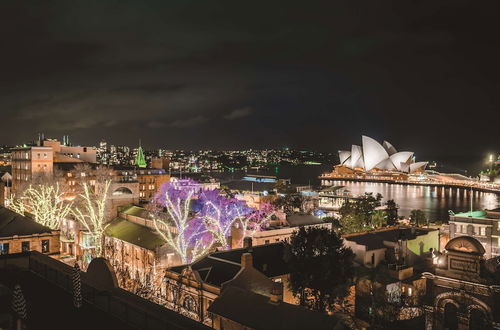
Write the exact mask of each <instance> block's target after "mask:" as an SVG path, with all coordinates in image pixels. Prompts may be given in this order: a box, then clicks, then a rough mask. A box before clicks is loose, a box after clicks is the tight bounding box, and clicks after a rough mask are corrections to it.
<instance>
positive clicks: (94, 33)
mask: <svg viewBox="0 0 500 330" xmlns="http://www.w3.org/2000/svg"><path fill="white" fill-rule="evenodd" d="M497 6H498V5H497V3H496V2H495V1H485V2H481V4H472V3H470V2H469V1H461V0H445V1H435V2H426V3H424V2H410V1H398V0H391V1H388V0H387V1H386V0H383V1H371V2H365V3H355V2H335V1H312V2H304V1H296V0H291V1H287V2H286V5H283V2H281V1H269V0H268V1H252V2H241V1H229V0H227V1H226V0H223V1H218V2H213V1H177V0H172V1H164V0H157V1H135V2H134V1H123V0H86V1H66V0H54V1H52V0H49V1H44V2H39V1H34V0H31V1H30V0H27V1H14V0H7V1H2V3H1V4H0V40H2V51H1V52H0V72H1V75H0V109H1V110H0V111H1V114H2V122H3V121H7V122H8V125H4V126H3V127H2V129H1V130H0V144H1V143H6V144H16V143H23V142H25V141H27V140H29V139H32V138H33V137H34V136H35V135H36V133H37V132H38V131H44V132H45V133H46V135H53V136H56V137H57V136H61V135H63V134H70V135H71V136H72V140H73V141H75V142H80V143H85V144H95V143H97V137H99V138H106V139H108V140H109V141H112V142H113V143H117V144H120V143H123V144H131V143H136V141H137V140H138V139H139V138H142V139H143V141H145V143H146V142H147V144H146V147H150V148H153V147H160V146H162V147H168V148H196V149H198V148H235V147H257V148H258V147H280V146H291V147H297V148H315V149H322V150H330V151H334V150H336V149H338V148H342V147H344V146H346V145H350V144H352V143H355V142H356V141H358V140H359V136H360V135H361V134H368V135H371V136H373V137H375V138H377V139H380V140H382V139H388V140H390V141H391V142H393V143H394V144H395V145H397V146H398V147H399V148H400V149H409V150H415V151H416V152H418V156H419V159H424V158H425V159H428V158H444V159H446V158H448V159H451V158H453V157H460V155H467V156H466V157H468V158H478V157H481V156H482V155H483V154H484V153H485V152H486V151H494V149H498V143H497V142H496V141H495V140H494V138H493V132H495V131H496V129H497V127H496V126H497V123H498V119H499V111H498V109H499V106H500V96H499V94H498V92H497V91H498V87H499V82H498V77H499V76H500V67H499V65H498V58H500V49H499V46H498V43H496V42H494V40H496V38H497V35H496V31H497V30H499V26H498V25H499V24H498V22H497V21H498V20H497V17H496V13H497V9H498V8H497ZM239 118H245V120H236V119H239ZM242 132H245V134H242ZM443 146H446V147H443Z"/></svg>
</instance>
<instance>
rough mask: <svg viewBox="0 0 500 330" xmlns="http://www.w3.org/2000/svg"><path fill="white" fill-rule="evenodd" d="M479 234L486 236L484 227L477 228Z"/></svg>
mask: <svg viewBox="0 0 500 330" xmlns="http://www.w3.org/2000/svg"><path fill="white" fill-rule="evenodd" d="M479 235H481V236H486V227H480V228H479Z"/></svg>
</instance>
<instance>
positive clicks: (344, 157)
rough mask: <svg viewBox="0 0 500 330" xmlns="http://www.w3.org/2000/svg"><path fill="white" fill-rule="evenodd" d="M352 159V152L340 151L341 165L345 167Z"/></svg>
mask: <svg viewBox="0 0 500 330" xmlns="http://www.w3.org/2000/svg"><path fill="white" fill-rule="evenodd" d="M350 157H351V152H350V151H346V150H340V151H339V158H340V164H341V165H344V164H345V163H346V161H348V160H349V158H350Z"/></svg>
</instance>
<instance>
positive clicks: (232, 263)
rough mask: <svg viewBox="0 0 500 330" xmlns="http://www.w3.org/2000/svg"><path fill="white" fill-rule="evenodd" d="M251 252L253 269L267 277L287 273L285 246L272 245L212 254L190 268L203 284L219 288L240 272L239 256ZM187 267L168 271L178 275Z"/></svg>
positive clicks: (173, 268)
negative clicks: (195, 272)
mask: <svg viewBox="0 0 500 330" xmlns="http://www.w3.org/2000/svg"><path fill="white" fill-rule="evenodd" d="M247 252H251V253H252V257H253V258H252V259H253V267H254V268H255V269H257V270H258V271H260V272H261V273H263V274H264V275H266V276H267V277H276V276H281V275H285V274H288V273H289V270H288V266H287V264H286V263H285V261H284V259H283V255H284V252H285V245H284V244H283V243H281V242H280V243H274V244H268V245H259V246H254V247H252V248H243V249H234V250H228V251H221V252H214V253H211V254H209V255H208V256H206V257H204V258H202V259H200V260H199V261H196V262H194V263H192V264H191V268H192V269H193V270H195V271H198V273H199V274H200V276H201V278H202V280H203V281H204V282H205V283H209V284H211V285H215V286H218V287H220V286H221V285H222V283H224V282H226V281H229V280H230V279H232V278H233V277H234V276H236V274H237V273H238V272H239V271H240V269H241V267H240V264H241V256H242V255H243V253H247ZM186 267H188V265H181V266H176V267H171V268H170V269H169V270H170V271H172V272H175V273H178V274H180V273H181V272H182V270H183V269H184V268H186Z"/></svg>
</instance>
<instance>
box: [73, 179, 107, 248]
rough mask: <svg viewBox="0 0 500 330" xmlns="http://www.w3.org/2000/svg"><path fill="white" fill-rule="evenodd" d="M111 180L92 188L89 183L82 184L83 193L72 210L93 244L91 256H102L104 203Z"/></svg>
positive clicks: (104, 218) (104, 225) (104, 217)
mask: <svg viewBox="0 0 500 330" xmlns="http://www.w3.org/2000/svg"><path fill="white" fill-rule="evenodd" d="M110 185H111V180H109V179H108V180H105V181H103V182H102V183H99V184H96V185H95V186H94V187H92V186H91V185H90V184H89V183H87V182H83V183H82V190H83V192H82V193H81V194H80V195H79V201H78V203H77V206H76V207H74V208H73V209H72V212H71V213H72V214H73V216H74V217H75V219H76V220H77V221H78V222H79V223H80V224H81V225H82V226H83V228H85V229H86V231H87V232H88V233H89V235H90V237H91V240H92V242H93V253H92V254H93V256H94V257H101V256H102V254H103V245H104V242H103V237H104V230H105V229H106V227H107V226H106V224H105V222H106V201H107V196H108V190H109V187H110Z"/></svg>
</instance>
